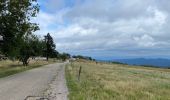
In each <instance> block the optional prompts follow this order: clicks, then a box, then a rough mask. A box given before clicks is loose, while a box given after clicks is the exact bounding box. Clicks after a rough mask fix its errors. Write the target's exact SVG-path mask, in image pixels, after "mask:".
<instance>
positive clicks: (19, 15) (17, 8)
mask: <svg viewBox="0 0 170 100" xmlns="http://www.w3.org/2000/svg"><path fill="white" fill-rule="evenodd" d="M38 11H39V6H38V4H37V0H1V1H0V29H1V30H0V35H2V36H3V37H4V43H3V46H2V52H3V53H4V54H5V55H7V56H11V57H16V56H17V55H19V52H20V48H21V46H22V45H21V44H22V43H23V41H24V38H25V37H27V35H30V34H32V32H35V31H36V30H38V29H39V27H38V26H37V24H36V23H32V22H31V21H30V19H31V18H32V17H36V14H37V13H38Z"/></svg>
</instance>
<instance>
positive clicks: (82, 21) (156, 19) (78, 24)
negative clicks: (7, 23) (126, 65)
mask: <svg viewBox="0 0 170 100" xmlns="http://www.w3.org/2000/svg"><path fill="white" fill-rule="evenodd" d="M38 3H39V5H40V12H39V14H38V16H37V17H36V18H34V21H35V22H36V23H38V24H39V26H40V30H39V31H37V32H36V34H37V35H38V36H43V35H46V34H47V33H48V32H49V33H50V34H51V35H52V36H53V39H54V41H55V44H56V49H57V50H58V51H59V52H68V53H70V54H72V55H78V54H81V55H85V56H91V57H93V58H96V59H101V60H106V59H107V60H111V59H120V58H143V57H145V58H169V57H170V6H169V5H170V0H38Z"/></svg>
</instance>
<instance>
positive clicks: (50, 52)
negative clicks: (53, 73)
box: [45, 33, 58, 61]
mask: <svg viewBox="0 0 170 100" xmlns="http://www.w3.org/2000/svg"><path fill="white" fill-rule="evenodd" d="M45 43H46V50H45V51H46V58H47V61H48V58H49V56H52V57H53V56H54V55H56V56H57V54H58V52H57V51H55V47H56V46H55V44H54V41H53V38H52V37H51V35H50V33H48V34H47V35H46V36H45Z"/></svg>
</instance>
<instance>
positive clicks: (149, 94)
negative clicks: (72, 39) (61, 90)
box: [66, 61, 170, 100]
mask: <svg viewBox="0 0 170 100" xmlns="http://www.w3.org/2000/svg"><path fill="white" fill-rule="evenodd" d="M80 66H82V73H81V79H80V81H78V79H77V76H78V71H79V67H80ZM66 79H67V85H68V88H69V92H70V94H69V99H70V100H170V70H169V69H160V68H150V67H139V66H128V65H121V64H107V63H97V64H96V63H95V62H88V61H76V62H73V63H71V64H69V65H67V66H66Z"/></svg>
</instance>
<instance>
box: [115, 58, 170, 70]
mask: <svg viewBox="0 0 170 100" xmlns="http://www.w3.org/2000/svg"><path fill="white" fill-rule="evenodd" d="M114 61H117V62H121V63H125V64H129V65H144V66H155V67H161V68H170V59H162V58H158V59H149V58H148V59H146V58H135V59H117V60H114Z"/></svg>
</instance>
